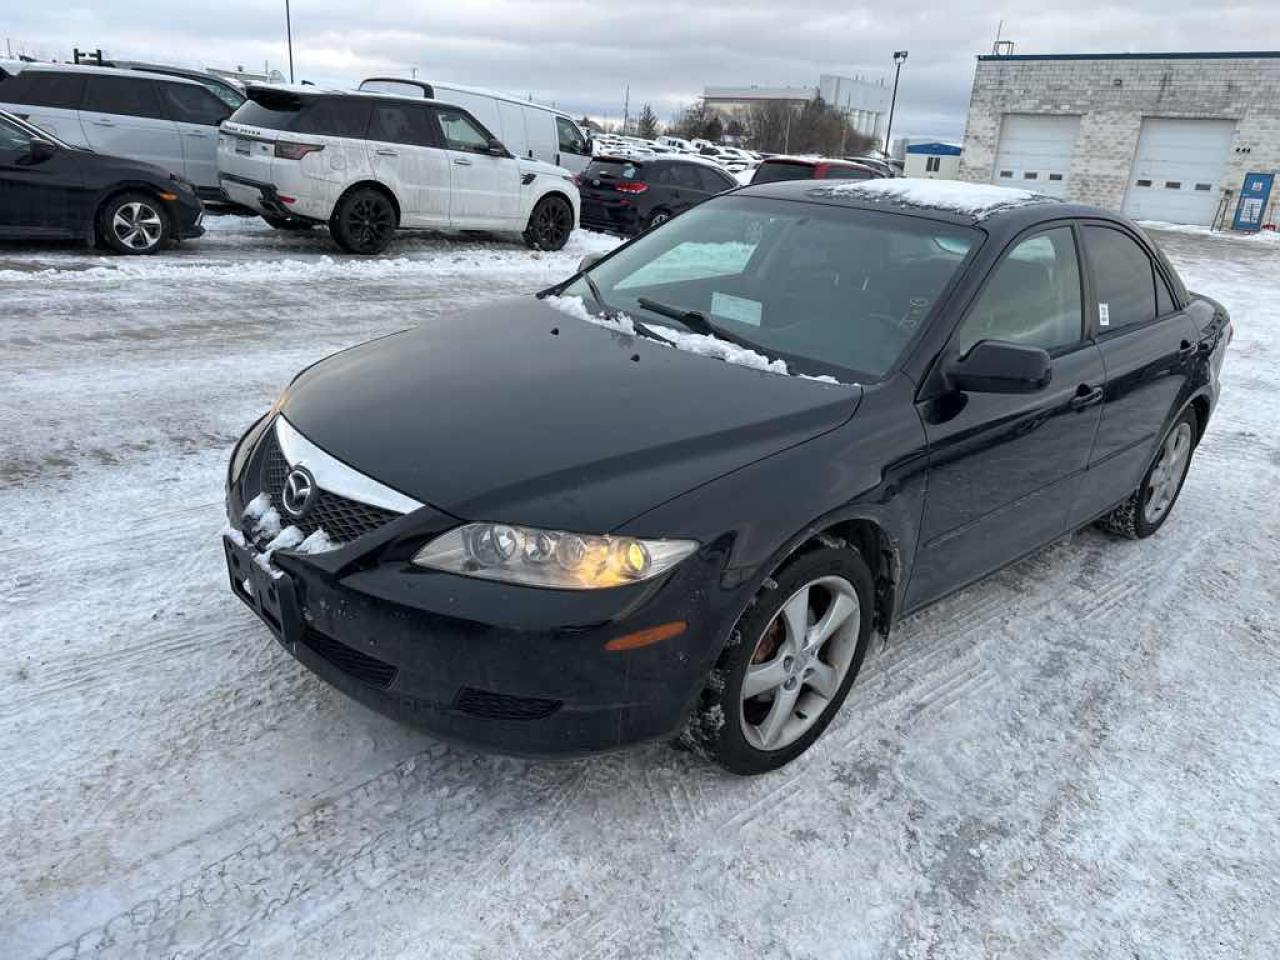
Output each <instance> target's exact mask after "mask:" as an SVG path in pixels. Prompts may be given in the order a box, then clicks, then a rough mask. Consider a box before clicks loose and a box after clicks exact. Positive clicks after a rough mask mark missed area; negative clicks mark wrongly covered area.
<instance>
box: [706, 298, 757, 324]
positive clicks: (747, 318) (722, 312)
mask: <svg viewBox="0 0 1280 960" xmlns="http://www.w3.org/2000/svg"><path fill="white" fill-rule="evenodd" d="M763 308H764V305H763V304H762V303H761V302H760V301H759V300H748V299H747V298H746V297H735V296H733V295H732V294H728V293H720V292H718V291H717V292H715V293H712V294H711V315H712V316H714V317H723V318H724V319H725V320H733V321H735V322H737V323H746V324H749V325H750V326H753V327H758V326H760V318H761V315H762V310H763Z"/></svg>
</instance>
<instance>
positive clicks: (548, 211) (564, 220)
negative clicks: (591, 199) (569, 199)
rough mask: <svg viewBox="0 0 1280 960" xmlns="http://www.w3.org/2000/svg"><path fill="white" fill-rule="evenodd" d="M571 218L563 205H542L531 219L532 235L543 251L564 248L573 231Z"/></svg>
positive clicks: (549, 203)
mask: <svg viewBox="0 0 1280 960" xmlns="http://www.w3.org/2000/svg"><path fill="white" fill-rule="evenodd" d="M571 220H572V217H571V215H570V213H569V211H568V209H566V207H565V205H564V204H563V203H555V202H548V203H544V204H542V205H541V206H540V207H539V208H538V210H537V212H536V213H535V214H534V217H533V235H534V238H535V239H536V240H537V242H538V246H539V247H541V248H543V249H544V250H558V249H559V248H560V247H562V246H564V242H565V240H567V239H568V237H569V233H570V232H571V231H572V230H573V225H572V223H571V222H570V221H571Z"/></svg>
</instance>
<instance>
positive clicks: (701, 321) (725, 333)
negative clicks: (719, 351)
mask: <svg viewBox="0 0 1280 960" xmlns="http://www.w3.org/2000/svg"><path fill="white" fill-rule="evenodd" d="M636 303H638V304H640V306H642V307H644V308H645V309H646V310H652V311H653V312H654V313H660V314H662V316H664V317H670V318H671V319H672V320H679V321H680V322H681V323H683V324H684V325H685V326H686V327H688V328H689V329H690V330H692V331H693V332H694V333H701V334H703V335H704V336H708V337H715V338H716V339H718V340H727V341H728V342H729V343H733V344H737V345H738V346H739V347H744V348H746V349H747V350H754V351H755V352H756V353H762V354H764V355H766V356H770V357H772V356H774V355H773V353H772V352H771V351H769V350H767V349H765V348H764V347H762V346H760V344H758V343H753V342H752V341H750V340H748V339H747V338H746V337H740V336H738V335H737V334H736V333H733V332H732V331H729V330H726V329H724V327H721V326H719V325H718V324H715V323H712V322H711V320H709V319H708V318H707V315H706V314H705V313H702V312H700V311H698V310H686V309H685V308H684V307H673V306H671V305H670V304H666V303H659V302H658V301H657V300H650V299H649V298H648V297H636ZM775 359H776V358H775Z"/></svg>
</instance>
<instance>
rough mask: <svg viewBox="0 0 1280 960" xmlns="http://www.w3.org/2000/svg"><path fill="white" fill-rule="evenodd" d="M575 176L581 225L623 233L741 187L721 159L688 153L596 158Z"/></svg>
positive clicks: (652, 224)
mask: <svg viewBox="0 0 1280 960" xmlns="http://www.w3.org/2000/svg"><path fill="white" fill-rule="evenodd" d="M576 180H577V184H578V191H579V193H580V194H581V196H582V212H581V213H580V214H579V217H578V220H579V222H580V223H581V224H582V226H584V227H586V228H588V229H590V230H602V231H604V232H606V233H615V234H619V235H621V236H624V237H629V236H633V235H635V234H637V233H641V232H642V231H644V230H648V229H649V228H650V227H656V226H658V225H659V224H661V223H666V222H667V221H668V220H670V219H671V218H672V217H674V216H675V215H676V214H677V213H680V212H681V211H682V210H687V209H689V208H690V207H692V206H693V205H694V204H696V203H701V202H702V201H703V200H706V199H707V198H708V197H711V196H714V195H715V194H717V193H723V192H724V191H726V190H731V189H733V188H734V187H736V186H738V181H737V180H735V179H734V178H733V177H732V176H730V175H729V174H728V173H727V172H725V171H724V170H722V169H720V168H719V167H718V166H716V164H714V163H712V162H710V161H706V160H692V159H689V158H688V157H685V158H679V157H661V158H659V159H653V160H650V159H638V158H637V159H633V158H629V157H597V158H596V159H594V160H592V161H591V163H590V164H588V165H587V168H586V169H585V170H583V171H582V173H580V174H579V175H578V176H577V178H576Z"/></svg>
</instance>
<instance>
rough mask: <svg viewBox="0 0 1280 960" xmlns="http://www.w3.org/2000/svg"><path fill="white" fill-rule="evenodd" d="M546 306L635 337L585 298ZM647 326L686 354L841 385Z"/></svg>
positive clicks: (700, 337)
mask: <svg viewBox="0 0 1280 960" xmlns="http://www.w3.org/2000/svg"><path fill="white" fill-rule="evenodd" d="M542 302H543V303H545V304H547V305H548V306H550V307H554V308H555V309H556V310H559V311H560V312H561V313H564V314H568V315H569V316H571V317H575V318H576V319H578V320H585V321H586V322H587V323H593V324H595V325H596V326H597V327H604V328H605V329H606V330H612V331H614V332H615V333H624V334H627V335H628V336H635V333H636V328H635V323H634V321H632V319H631V318H630V317H629V316H627V315H626V314H625V313H616V314H614V315H613V316H612V317H603V316H598V315H596V314H594V313H592V312H591V311H590V310H588V309H587V305H586V304H585V303H584V302H583V300H582V298H581V297H573V296H569V297H555V296H548V297H543V298H542ZM647 326H649V327H650V328H651V329H653V330H654V331H655V332H656V333H658V334H660V335H661V336H663V337H665V338H666V339H668V340H670V341H671V343H670V346H673V347H675V348H676V349H677V350H683V351H684V352H685V353H696V354H699V355H700V356H704V357H714V358H715V359H717V360H723V361H724V362H725V363H732V364H734V365H736V366H739V367H749V368H750V369H752V370H763V371H764V372H766V373H778V374H782V375H783V376H793V377H800V378H801V379H803V380H814V381H817V382H818V383H839V382H840V381H839V380H837V379H836V378H835V377H827V376H822V377H813V376H809V375H808V374H803V373H791V371H790V370H788V369H787V363H786V361H785V360H771V359H769V358H768V357H766V356H765V355H764V354H762V353H757V352H756V351H755V350H751V349H749V348H747V347H740V346H738V345H737V344H736V343H730V342H729V341H728V340H721V339H720V338H719V337H712V336H707V335H706V334H702V333H690V332H688V331H686V330H676V329H674V328H672V327H668V326H666V325H665V324H662V323H658V322H652V323H649V324H647ZM653 342H655V343H657V342H660V341H653ZM664 346H667V344H664Z"/></svg>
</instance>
